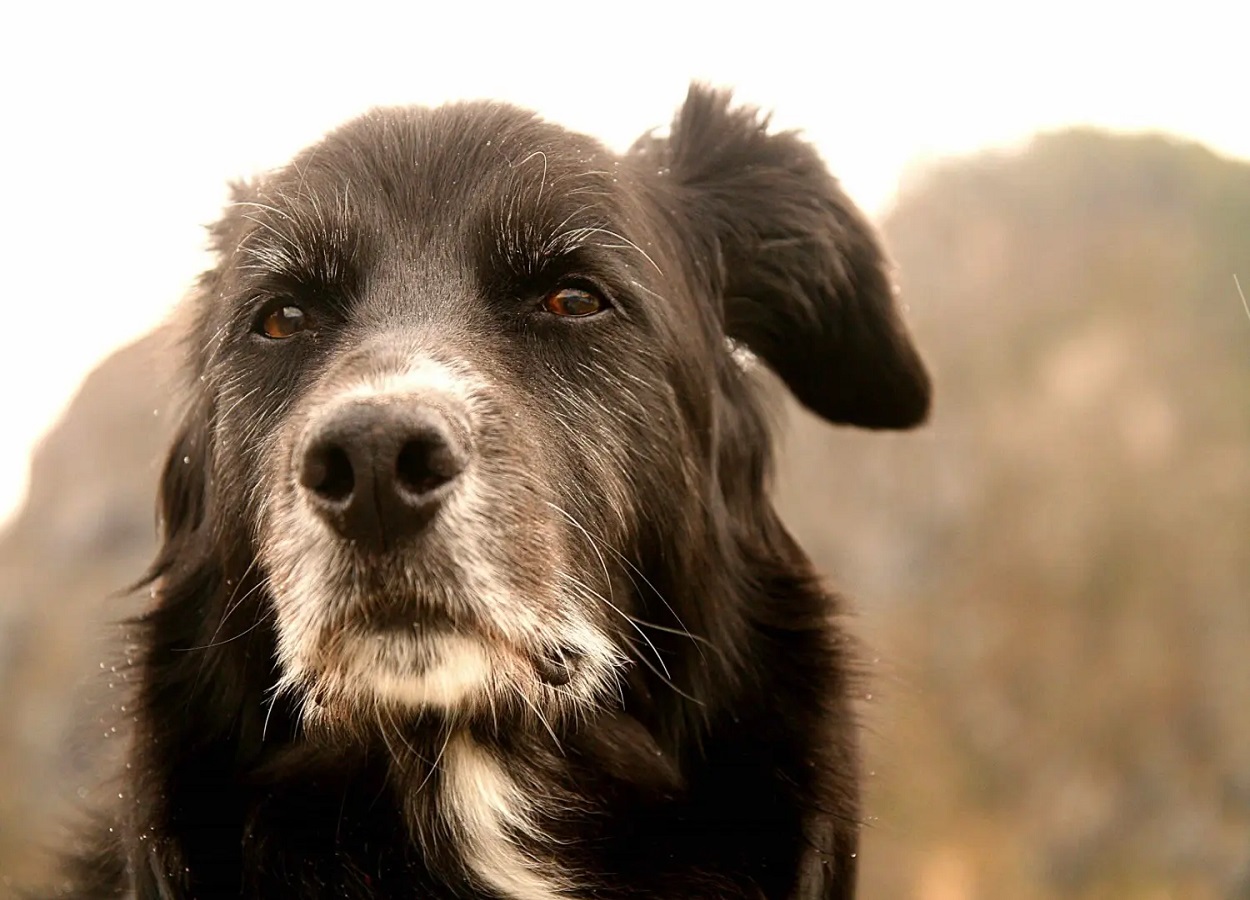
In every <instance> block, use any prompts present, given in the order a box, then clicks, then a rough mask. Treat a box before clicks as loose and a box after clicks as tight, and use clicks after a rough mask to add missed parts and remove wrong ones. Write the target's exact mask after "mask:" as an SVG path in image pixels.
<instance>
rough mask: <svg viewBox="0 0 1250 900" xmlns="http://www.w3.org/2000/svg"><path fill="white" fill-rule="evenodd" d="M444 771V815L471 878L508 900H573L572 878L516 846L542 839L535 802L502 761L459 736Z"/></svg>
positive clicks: (445, 757)
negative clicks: (523, 839) (525, 839)
mask: <svg viewBox="0 0 1250 900" xmlns="http://www.w3.org/2000/svg"><path fill="white" fill-rule="evenodd" d="M442 768H443V792H444V794H443V804H444V810H445V813H446V815H447V816H448V818H449V819H450V820H451V821H452V822H453V823H454V826H455V829H456V831H457V832H458V833H459V837H460V840H462V841H463V842H464V847H465V859H466V861H467V863H468V865H469V868H470V869H471V870H472V871H473V873H474V874H475V875H477V877H478V878H480V879H481V880H482V881H483V882H485V883H486V884H487V885H489V886H490V887H491V888H493V889H494V890H495V891H497V892H498V893H499V894H501V895H502V896H503V897H506V898H508V900H572V898H573V897H574V896H575V895H574V894H573V893H572V892H571V888H572V885H571V884H570V882H569V879H568V877H567V876H565V875H562V874H561V873H560V872H558V871H555V870H554V867H553V864H552V863H551V862H549V861H540V860H536V859H534V858H533V857H532V856H531V855H530V854H528V853H527V852H526V851H525V850H524V849H523V848H522V847H521V846H519V845H518V843H517V841H516V837H517V836H518V835H521V836H525V837H528V838H541V835H540V834H539V833H538V831H537V826H536V825H535V817H534V813H535V800H534V798H532V797H527V796H525V794H524V793H523V792H522V790H521V789H520V786H519V785H518V784H517V783H516V781H515V780H514V779H513V778H511V777H510V776H509V775H508V774H507V773H506V772H505V771H504V770H503V768H502V767H501V766H500V765H499V763H498V761H497V760H496V759H495V758H494V757H493V756H491V754H490V753H489V752H488V751H486V750H485V749H483V748H482V747H481V746H480V745H478V744H476V743H474V741H473V740H472V739H470V738H468V737H466V736H456V737H453V738H452V739H451V743H450V744H448V746H447V750H446V751H445V752H444V753H443V763H442Z"/></svg>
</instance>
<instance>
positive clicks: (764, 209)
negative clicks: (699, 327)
mask: <svg viewBox="0 0 1250 900" xmlns="http://www.w3.org/2000/svg"><path fill="white" fill-rule="evenodd" d="M631 153H632V154H634V155H635V156H636V157H638V158H641V159H644V160H645V161H646V162H647V163H648V165H652V164H654V166H655V167H656V168H659V169H668V170H669V171H668V173H667V175H666V178H667V179H671V184H672V185H673V191H674V193H675V196H674V197H673V199H674V200H675V201H676V204H675V207H676V208H675V209H673V210H672V214H673V216H674V217H675V219H676V220H677V222H678V227H679V228H680V229H681V230H682V231H683V239H684V240H685V241H686V250H687V252H690V253H692V254H694V258H695V260H696V261H697V263H699V264H700V267H701V268H702V269H704V270H707V271H708V272H709V277H710V280H711V282H712V283H711V284H710V285H709V288H710V290H711V291H712V292H713V293H714V295H718V296H719V297H720V298H721V300H722V302H723V305H724V306H723V315H724V322H725V331H726V333H727V334H728V336H729V337H732V338H734V339H736V340H739V341H741V342H743V343H744V344H746V345H747V346H748V347H749V348H750V349H751V350H752V351H753V352H754V353H755V354H756V356H758V357H760V358H761V359H763V360H764V361H765V362H766V363H767V364H768V366H769V367H770V368H771V369H772V370H773V371H774V372H776V373H777V374H778V375H779V376H780V377H781V379H782V380H783V381H784V382H785V383H786V385H787V386H788V387H789V388H790V391H791V392H792V393H793V394H794V396H795V397H796V398H798V400H799V401H800V402H802V403H803V405H804V406H806V407H807V408H809V409H810V410H812V411H813V412H815V413H817V414H818V415H820V416H822V417H824V418H825V419H828V420H829V421H831V422H842V423H846V424H850V425H859V426H862V427H865V428H910V427H912V426H915V425H918V424H919V423H920V422H922V421H923V420H924V419H925V417H926V415H927V414H928V410H929V395H930V385H929V376H928V373H927V372H926V370H925V366H924V363H923V362H922V361H921V359H920V357H919V355H918V354H917V352H916V349H915V347H914V346H913V344H912V341H911V338H910V337H909V335H908V333H907V330H906V328H905V327H904V325H903V321H902V318H901V317H900V315H899V311H898V306H897V304H896V302H895V298H894V288H893V284H892V282H891V280H890V277H889V274H888V271H887V263H886V259H885V254H884V253H883V251H882V249H881V245H880V244H879V243H878V241H877V238H876V236H875V234H874V233H873V229H872V227H871V226H870V225H869V224H868V222H867V221H866V220H865V218H864V216H863V215H862V214H861V213H860V212H859V210H858V209H856V208H855V205H854V204H853V203H852V202H851V201H850V200H849V199H848V198H847V197H846V195H845V194H844V193H843V192H842V190H841V188H840V187H839V186H838V183H837V181H836V180H835V179H834V178H833V177H832V176H831V175H830V174H829V172H828V170H827V169H826V168H825V165H824V163H823V162H822V161H821V159H820V157H819V156H818V155H817V153H816V151H815V150H814V149H813V148H812V147H811V146H810V145H808V144H807V143H805V142H804V141H802V140H800V139H799V138H798V137H797V136H796V135H795V134H793V133H780V134H769V133H768V121H767V119H766V118H765V117H763V116H761V115H760V114H759V113H758V112H757V111H756V110H754V109H750V108H731V107H730V95H729V93H728V92H725V91H714V90H711V89H709V88H706V87H702V86H699V85H694V86H692V87H691V89H690V93H689V95H688V96H687V98H686V102H685V104H684V105H683V106H682V108H681V110H680V111H679V112H678V114H677V117H676V119H675V120H674V122H673V126H672V131H671V132H670V134H669V136H668V137H667V138H656V137H651V136H647V137H644V138H643V139H642V140H640V141H639V142H638V143H637V144H636V145H635V146H634V149H633V150H632V151H631Z"/></svg>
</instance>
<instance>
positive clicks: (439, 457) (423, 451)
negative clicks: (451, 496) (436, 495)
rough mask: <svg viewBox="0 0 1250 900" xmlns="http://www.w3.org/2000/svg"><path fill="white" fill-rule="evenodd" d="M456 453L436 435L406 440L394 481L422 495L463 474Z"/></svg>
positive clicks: (404, 489)
mask: <svg viewBox="0 0 1250 900" xmlns="http://www.w3.org/2000/svg"><path fill="white" fill-rule="evenodd" d="M461 468H462V465H461V463H460V459H459V458H458V457H457V455H456V453H455V451H454V450H453V449H452V447H451V446H450V445H449V444H448V443H447V442H446V441H445V440H443V438H442V437H441V436H439V435H437V434H430V435H425V436H422V437H419V438H414V439H413V440H410V441H407V442H406V443H405V444H404V445H403V446H402V447H401V448H400V450H399V457H398V458H397V459H396V460H395V481H396V483H397V484H398V485H399V487H400V488H401V489H402V490H403V491H405V492H406V493H408V494H411V495H415V496H418V497H420V496H423V495H425V494H428V493H430V492H431V491H433V490H435V489H436V488H438V487H440V486H442V485H444V484H446V483H447V482H449V481H451V480H452V479H453V478H455V477H456V476H457V475H458V474H460V470H461Z"/></svg>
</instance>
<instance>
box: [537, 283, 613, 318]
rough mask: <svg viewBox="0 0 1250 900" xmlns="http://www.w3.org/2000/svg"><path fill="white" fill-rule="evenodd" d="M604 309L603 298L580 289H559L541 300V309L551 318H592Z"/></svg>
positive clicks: (605, 306)
mask: <svg viewBox="0 0 1250 900" xmlns="http://www.w3.org/2000/svg"><path fill="white" fill-rule="evenodd" d="M606 308H607V304H606V303H605V302H604V301H603V298H601V297H600V296H599V295H598V294H595V293H593V292H591V291H585V290H582V289H581V288H561V289H560V290H558V291H552V292H551V293H550V294H548V295H547V296H546V297H544V298H543V309H545V310H547V312H549V313H551V314H552V315H553V316H573V317H579V316H593V315H594V314H595V313H597V312H603V310H604V309H606Z"/></svg>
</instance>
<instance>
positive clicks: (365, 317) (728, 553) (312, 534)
mask: <svg viewBox="0 0 1250 900" xmlns="http://www.w3.org/2000/svg"><path fill="white" fill-rule="evenodd" d="M211 247H212V250H213V251H214V252H215V254H216V256H215V259H216V264H215V267H214V268H213V269H212V270H211V271H209V272H207V273H206V274H205V275H203V276H202V277H201V279H200V280H199V282H198V283H197V286H196V288H195V289H194V291H193V294H192V296H191V297H189V298H188V300H187V302H186V303H184V304H183V305H182V306H181V307H180V308H179V311H178V312H177V313H176V314H175V316H174V317H173V319H171V320H170V322H169V323H168V325H167V327H168V328H169V329H171V330H172V331H175V332H177V333H178V334H179V335H181V336H182V337H184V338H185V347H186V365H187V370H188V372H189V377H188V378H187V383H188V388H187V391H186V393H187V397H186V402H185V412H184V418H183V419H182V420H181V426H180V428H179V430H178V434H177V436H176V438H175V440H174V441H173V445H172V448H171V450H170V452H169V456H168V461H167V462H166V464H165V466H164V469H163V473H162V475H161V498H160V517H161V535H162V544H161V547H160V549H159V552H158V555H157V558H156V560H155V561H154V563H153V565H152V568H151V570H150V573H149V576H148V579H147V581H148V583H149V584H150V587H151V592H152V597H153V602H152V604H151V607H150V609H149V610H148V611H147V612H146V613H145V614H144V615H143V616H142V617H141V618H140V619H139V620H138V621H137V622H136V623H133V627H134V628H135V629H136V634H135V641H136V642H137V646H138V648H139V650H140V652H139V653H138V654H137V656H136V658H135V661H134V670H133V672H132V681H133V683H134V684H135V685H136V688H135V695H136V696H135V698H134V700H133V703H134V707H133V711H134V722H133V735H132V738H131V744H130V750H129V755H128V759H127V762H128V765H127V769H126V773H125V778H124V783H123V784H122V786H121V788H120V789H119V791H118V793H119V796H120V800H119V801H118V805H117V809H116V810H114V811H112V812H110V814H109V818H108V820H107V822H105V823H104V824H102V825H101V827H100V828H98V829H97V831H98V834H97V835H96V837H94V838H93V840H92V843H91V845H90V849H89V850H87V851H85V852H83V853H81V854H80V855H79V856H78V858H77V860H76V861H75V862H74V864H73V865H72V866H70V867H69V870H68V874H67V875H66V881H65V882H64V884H63V885H61V887H60V892H59V895H60V896H66V895H68V896H76V897H77V896H83V897H123V896H124V897H134V898H137V900H156V898H201V900H205V898H218V897H247V898H276V897H300V898H322V897H324V898H330V897H334V898H345V897H346V898H366V897H368V898H400V897H402V898H406V900H411V898H413V897H420V898H431V900H439V898H446V900H451V898H461V900H465V898H492V900H557V898H563V900H579V898H601V900H626V898H630V900H641V898H684V900H697V898H706V900H713V898H714V900H738V898H740V900H746V898H805V900H806V898H849V897H852V896H853V895H854V893H855V881H856V857H857V846H858V832H859V828H860V824H861V812H860V802H859V761H858V749H857V729H856V725H855V713H854V709H853V703H852V693H853V691H854V685H855V658H856V656H855V653H854V650H853V641H852V639H851V637H850V636H849V634H848V632H847V630H845V628H844V627H843V625H842V624H841V622H842V617H843V615H844V612H843V610H842V608H841V601H840V600H839V599H838V597H837V596H836V595H835V594H833V593H832V592H830V591H829V590H828V589H826V588H825V587H824V586H823V584H822V582H821V580H820V578H819V577H818V576H817V575H816V573H815V572H814V571H813V568H812V565H811V564H810V562H809V560H808V559H807V557H806V556H805V554H804V553H803V551H802V550H801V549H800V548H799V546H798V545H797V544H796V542H795V541H794V540H793V539H792V538H791V536H790V534H789V533H788V532H787V530H786V528H785V527H784V526H783V524H782V522H781V521H780V519H779V518H778V515H777V513H776V512H775V511H774V507H773V505H772V502H771V501H770V498H769V487H768V485H769V472H770V464H771V463H770V455H771V448H770V440H771V439H770V427H769V417H768V415H767V404H766V399H765V398H766V396H767V393H766V392H764V391H762V390H761V380H760V378H758V377H757V374H756V371H755V370H756V368H757V366H761V365H762V366H763V367H766V368H767V369H769V370H771V372H772V373H774V374H775V375H776V376H777V377H778V378H779V379H780V381H781V382H782V383H784V385H785V387H786V388H787V389H788V390H789V391H790V392H791V393H792V395H793V396H794V397H795V398H797V400H798V401H799V402H800V403H801V404H802V405H803V406H805V407H806V408H807V409H809V410H811V411H812V412H814V413H815V414H817V415H819V416H821V417H823V418H824V419H826V420H828V421H829V422H832V423H841V424H845V425H851V426H859V427H864V428H869V429H907V428H911V427H913V426H916V425H918V424H920V423H921V422H922V421H923V420H924V419H925V418H926V415H927V412H928V409H929V404H930V379H929V376H928V374H927V370H926V367H925V365H924V363H923V361H922V360H921V358H920V356H919V354H918V352H917V350H916V348H915V346H914V343H913V341H912V339H911V337H910V336H909V333H908V331H907V329H906V327H905V325H904V323H903V321H902V318H901V315H900V312H899V307H898V304H897V301H896V297H895V291H894V287H893V283H892V280H891V276H890V270H889V265H888V262H887V260H886V257H885V255H884V253H883V250H882V247H881V245H880V242H879V240H878V238H877V237H876V235H875V234H874V231H873V229H872V228H871V227H870V225H869V224H868V222H867V221H866V220H865V218H864V216H863V215H862V214H861V213H860V212H859V211H858V210H857V209H856V208H855V206H854V205H853V203H852V202H851V201H850V200H849V199H848V198H847V197H846V196H845V194H844V193H843V192H842V190H841V189H840V188H839V186H838V183H837V182H836V180H835V179H834V178H833V177H832V176H831V175H830V174H829V172H828V171H827V169H826V167H825V165H824V164H823V163H822V161H821V159H820V157H819V156H818V154H817V153H816V151H815V150H814V149H813V148H812V147H811V146H809V145H808V144H807V143H805V142H804V141H803V140H802V139H801V138H800V137H799V136H798V135H796V134H794V133H790V132H774V131H772V130H771V129H770V127H769V122H768V119H767V117H766V116H765V115H763V114H761V113H760V112H759V111H758V110H756V109H754V108H749V107H745V106H740V105H737V104H736V103H735V102H734V101H733V99H732V97H731V96H730V94H729V93H728V92H726V91H723V90H718V89H712V88H710V87H706V86H703V85H698V84H696V85H694V86H692V87H691V89H690V92H689V94H688V96H687V98H686V99H685V101H684V104H683V105H682V106H681V108H680V109H679V111H678V112H677V114H676V116H675V118H674V119H673V121H672V124H671V126H670V128H669V129H668V130H667V131H666V132H650V133H648V134H647V135H645V136H644V137H642V138H641V139H640V140H639V141H638V142H637V143H636V144H635V145H634V146H633V147H632V148H631V149H630V150H629V151H628V152H626V153H623V154H616V153H613V152H610V151H609V150H608V149H605V147H604V146H602V145H601V144H599V143H597V142H596V141H595V140H593V139H591V138H588V137H585V136H582V135H579V134H575V133H571V132H569V131H567V130H564V129H562V128H560V127H558V126H556V125H553V124H549V123H547V122H545V121H543V120H541V119H539V118H537V117H536V116H534V115H533V114H531V113H528V112H525V111H522V110H519V109H517V108H514V107H511V106H508V105H502V104H497V103H484V102H471V103H470V102H466V103H456V104H451V105H446V106H442V107H438V108H392V109H378V110H375V111H372V112H369V113H367V114H366V115H364V116H363V117H361V118H359V119H357V120H355V121H353V122H350V123H349V124H347V125H345V126H343V127H341V128H340V129H338V130H336V131H334V132H332V133H330V134H329V135H328V136H326V137H325V138H324V139H323V140H321V141H320V143H317V144H316V145H314V146H313V147H311V148H310V149H308V150H306V151H305V152H303V153H302V154H300V155H299V156H297V157H296V158H295V159H294V160H293V161H292V162H291V163H290V164H289V165H287V166H285V167H283V168H281V169H278V170H276V171H273V172H271V173H268V174H266V175H264V176H261V177H259V178H258V179H256V180H254V181H251V182H248V183H242V184H238V185H235V187H234V196H233V202H232V203H231V204H230V205H229V206H228V208H227V210H226V212H225V214H224V216H223V218H222V219H221V220H220V222H218V223H217V224H216V225H215V226H213V227H212V228H211Z"/></svg>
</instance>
